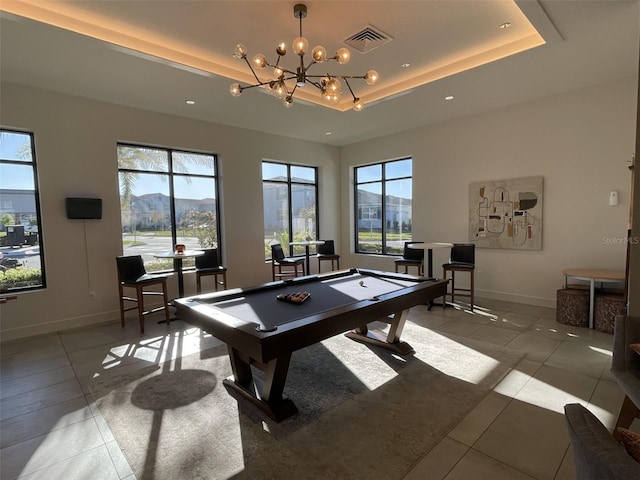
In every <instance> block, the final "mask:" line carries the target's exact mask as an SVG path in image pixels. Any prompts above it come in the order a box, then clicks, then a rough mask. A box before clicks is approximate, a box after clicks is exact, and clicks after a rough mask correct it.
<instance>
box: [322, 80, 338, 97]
mask: <svg viewBox="0 0 640 480" xmlns="http://www.w3.org/2000/svg"><path fill="white" fill-rule="evenodd" d="M325 88H326V91H327V92H329V94H336V93H340V92H341V91H342V85H341V84H340V80H338V79H337V78H331V79H329V81H328V82H327V86H326V87H325Z"/></svg>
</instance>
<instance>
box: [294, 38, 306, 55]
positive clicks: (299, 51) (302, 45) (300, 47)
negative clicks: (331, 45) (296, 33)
mask: <svg viewBox="0 0 640 480" xmlns="http://www.w3.org/2000/svg"><path fill="white" fill-rule="evenodd" d="M308 49H309V42H308V41H307V39H306V38H304V37H298V38H296V39H295V40H294V41H293V51H294V53H295V54H296V55H300V56H302V55H304V54H305V53H307V50H308Z"/></svg>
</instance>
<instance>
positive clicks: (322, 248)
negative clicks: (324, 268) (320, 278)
mask: <svg viewBox="0 0 640 480" xmlns="http://www.w3.org/2000/svg"><path fill="white" fill-rule="evenodd" d="M323 241H324V243H322V244H319V245H318V246H317V247H316V251H317V254H316V257H317V258H318V273H320V263H321V262H324V261H330V262H331V271H333V270H335V269H334V264H336V267H337V269H338V270H340V255H338V254H337V253H336V250H335V245H334V242H333V240H323Z"/></svg>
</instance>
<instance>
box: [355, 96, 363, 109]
mask: <svg viewBox="0 0 640 480" xmlns="http://www.w3.org/2000/svg"><path fill="white" fill-rule="evenodd" d="M363 108H364V104H363V103H362V100H360V99H359V98H354V99H353V109H354V110H355V111H356V112H359V111H361V110H362V109H363Z"/></svg>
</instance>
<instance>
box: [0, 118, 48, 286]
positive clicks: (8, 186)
mask: <svg viewBox="0 0 640 480" xmlns="http://www.w3.org/2000/svg"><path fill="white" fill-rule="evenodd" d="M40 225H41V222H40V201H39V198H38V177H37V171H36V154H35V147H34V143H33V135H32V134H31V133H24V132H15V131H11V130H4V129H0V292H5V291H20V290H29V289H34V288H43V287H44V286H45V275H44V253H43V250H42V237H41V235H42V229H41V228H40Z"/></svg>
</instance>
